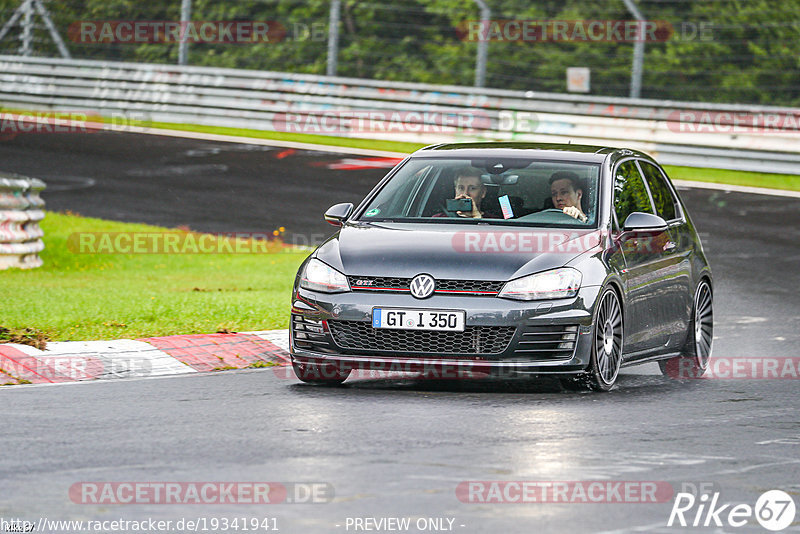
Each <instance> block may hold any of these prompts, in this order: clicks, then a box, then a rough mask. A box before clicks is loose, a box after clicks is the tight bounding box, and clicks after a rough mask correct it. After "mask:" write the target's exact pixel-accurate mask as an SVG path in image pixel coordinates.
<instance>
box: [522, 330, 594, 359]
mask: <svg viewBox="0 0 800 534" xmlns="http://www.w3.org/2000/svg"><path fill="white" fill-rule="evenodd" d="M578 330H579V328H578V325H537V326H525V327H523V328H522V330H521V335H520V339H519V342H518V343H517V348H516V350H514V354H519V355H525V356H529V357H531V358H532V359H541V360H558V359H568V358H571V357H572V353H573V352H574V351H575V344H576V343H577V342H578Z"/></svg>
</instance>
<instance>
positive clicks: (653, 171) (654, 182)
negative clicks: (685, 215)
mask: <svg viewBox="0 0 800 534" xmlns="http://www.w3.org/2000/svg"><path fill="white" fill-rule="evenodd" d="M639 165H640V166H641V167H642V172H644V177H645V179H646V180H647V185H648V186H649V187H650V193H651V194H652V196H653V204H655V206H656V214H657V215H659V216H660V217H661V218H662V219H664V220H665V221H671V220H673V219H677V218H678V215H677V214H678V213H679V212H678V210H677V209H676V208H675V205H676V203H677V202H676V200H675V197H674V196H673V194H672V191H670V189H669V186H668V185H667V182H666V180H665V179H664V176H663V175H662V174H661V172H660V171H659V170H658V168H657V167H656V166H655V165H653V164H652V163H648V162H646V161H639Z"/></svg>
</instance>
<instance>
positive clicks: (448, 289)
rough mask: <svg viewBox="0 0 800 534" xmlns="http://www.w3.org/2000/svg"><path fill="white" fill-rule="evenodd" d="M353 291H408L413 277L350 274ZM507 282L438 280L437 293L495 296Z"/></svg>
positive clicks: (348, 279)
mask: <svg viewBox="0 0 800 534" xmlns="http://www.w3.org/2000/svg"><path fill="white" fill-rule="evenodd" d="M347 281H348V282H350V288H351V289H352V290H353V291H384V292H393V293H408V292H409V291H410V290H409V285H410V284H411V278H392V277H386V276H348V277H347ZM503 284H505V282H496V281H491V280H489V281H487V280H436V291H435V293H436V294H441V295H448V294H454V295H455V294H461V295H475V296H486V297H493V296H495V295H497V294H498V293H499V292H500V290H501V289H503Z"/></svg>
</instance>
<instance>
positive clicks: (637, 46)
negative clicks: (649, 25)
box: [622, 0, 645, 98]
mask: <svg viewBox="0 0 800 534" xmlns="http://www.w3.org/2000/svg"><path fill="white" fill-rule="evenodd" d="M622 1H623V2H625V7H627V8H628V11H630V13H631V15H633V17H634V18H635V19H636V20H637V21H638V22H639V31H638V38H637V39H636V42H634V43H633V67H632V70H631V94H630V96H631V98H639V96H640V95H641V94H642V72H643V66H644V40H645V32H644V22H645V19H644V17H643V16H642V13H641V12H640V11H639V8H637V7H636V4H634V3H633V0H622Z"/></svg>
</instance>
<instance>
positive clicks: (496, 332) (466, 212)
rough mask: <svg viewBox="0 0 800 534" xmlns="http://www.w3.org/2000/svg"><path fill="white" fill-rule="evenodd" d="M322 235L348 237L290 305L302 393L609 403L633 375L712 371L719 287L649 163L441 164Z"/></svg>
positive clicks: (343, 215)
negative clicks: (459, 394) (462, 391)
mask: <svg viewBox="0 0 800 534" xmlns="http://www.w3.org/2000/svg"><path fill="white" fill-rule="evenodd" d="M325 219H326V220H327V221H328V222H329V223H331V224H333V225H335V226H338V227H340V229H339V231H338V232H336V233H335V234H334V235H333V236H331V237H330V238H329V239H328V240H326V241H325V242H324V243H323V244H322V245H321V246H319V247H318V248H317V249H316V250H315V251H314V252H313V253H312V254H311V255H310V256H309V257H308V258H307V259H306V260H305V261H304V262H303V264H302V265H301V267H300V269H299V271H298V273H297V277H296V280H295V284H294V289H293V298H292V310H291V330H290V331H291V356H292V363H293V367H294V371H295V374H296V375H297V377H298V378H299V379H300V380H302V381H304V382H309V383H315V384H340V383H342V382H343V381H344V380H346V379H347V378H348V376H350V374H351V373H352V371H353V370H354V369H367V370H370V371H375V370H378V371H401V372H404V373H416V374H417V375H424V376H427V377H432V378H460V377H474V376H530V377H538V376H543V375H555V376H557V377H558V378H560V379H561V382H562V384H563V385H564V387H565V388H568V389H575V388H587V387H588V388H590V389H593V390H596V391H608V390H610V389H611V388H612V387H613V386H614V384H615V382H616V380H617V375H618V372H619V369H620V367H621V366H623V365H631V364H636V363H642V362H646V361H658V362H659V364H660V367H661V369H662V371H663V372H664V373H665V374H670V371H669V370H670V369H671V368H674V366H675V364H680V365H681V366H682V369H684V370H685V369H687V368H688V369H690V370H691V372H692V373H693V376H698V375H700V374H702V373H703V372H704V371H705V369H706V367H707V366H708V360H709V357H710V355H711V345H712V340H713V306H712V294H713V290H712V287H713V286H712V276H711V269H710V267H709V265H708V261H707V260H706V256H705V254H704V252H703V247H702V245H701V243H700V239H699V237H698V235H697V232H696V230H695V227H694V224H693V223H692V221H691V219H690V217H689V214H688V213H687V211H686V207H685V206H684V204H683V201H682V200H681V199H680V197H679V195H678V193H677V191H676V190H675V188H674V186H673V185H672V183H671V182H670V180H669V178H668V177H667V175H666V173H665V172H664V170H663V169H662V168H661V167H660V166H659V165H658V163H656V162H655V161H654V160H653V159H652V158H651V157H649V156H648V155H646V154H643V153H641V152H637V151H634V150H628V149H616V148H608V147H600V146H581V145H559V144H529V143H468V144H444V145H435V146H430V147H427V148H424V149H421V150H418V151H417V152H415V153H414V154H412V155H411V156H409V157H407V158H406V159H404V160H403V161H402V162H401V163H399V164H398V165H397V166H396V167H395V168H393V169H392V170H391V171H390V172H389V173H388V175H387V176H386V177H385V178H384V179H383V180H381V182H380V183H378V185H377V186H376V187H375V188H374V189H373V190H372V191H371V192H370V193H369V194H368V195H367V197H366V198H365V199H364V200H363V201H362V202H361V204H359V205H358V207H356V208H354V207H353V205H352V204H349V203H345V204H337V205H335V206H333V207H331V208H330V209H329V210H328V211H327V212H326V213H325ZM412 376H413V375H412Z"/></svg>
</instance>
